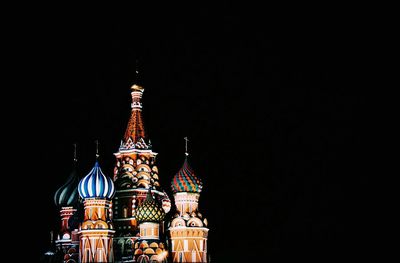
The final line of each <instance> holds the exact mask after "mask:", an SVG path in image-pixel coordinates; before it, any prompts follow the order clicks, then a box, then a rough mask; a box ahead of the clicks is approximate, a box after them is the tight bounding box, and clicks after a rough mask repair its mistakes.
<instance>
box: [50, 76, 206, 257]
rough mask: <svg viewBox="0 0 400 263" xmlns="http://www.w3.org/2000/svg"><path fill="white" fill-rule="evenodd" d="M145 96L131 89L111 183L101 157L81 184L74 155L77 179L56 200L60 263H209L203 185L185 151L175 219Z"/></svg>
mask: <svg viewBox="0 0 400 263" xmlns="http://www.w3.org/2000/svg"><path fill="white" fill-rule="evenodd" d="M143 92H144V89H143V87H142V86H140V85H139V84H137V83H136V84H134V85H133V86H132V87H131V96H132V104H131V109H132V111H131V116H130V119H129V122H128V125H127V128H126V131H125V134H124V136H123V138H122V140H121V144H120V146H119V148H118V151H117V152H116V153H115V154H114V155H115V158H116V164H115V168H114V174H113V176H112V178H111V177H108V176H107V175H105V174H104V173H103V172H102V170H101V168H100V164H99V161H98V155H97V154H96V162H95V165H94V167H93V168H92V170H91V171H90V172H89V173H88V174H87V175H86V176H85V177H83V178H82V179H81V180H79V175H78V173H77V171H76V166H77V159H76V151H75V155H74V169H73V172H72V174H71V176H70V177H69V178H68V180H67V182H66V183H65V184H64V185H63V186H62V187H61V188H60V189H59V190H57V192H56V194H55V197H54V198H55V203H56V205H57V207H58V208H59V209H60V215H61V227H60V230H59V233H58V235H57V236H56V238H55V244H56V250H57V251H56V252H57V253H55V254H57V255H59V256H60V255H61V257H60V258H62V260H61V261H60V262H67V263H73V262H208V255H207V238H208V228H207V224H208V223H207V219H205V218H204V217H203V216H202V214H201V213H200V212H199V209H198V201H199V197H200V192H201V189H202V187H203V184H202V181H201V180H200V178H199V177H198V176H196V175H195V173H194V171H193V169H192V168H191V167H190V166H189V163H188V155H189V154H188V152H187V144H186V153H185V154H186V157H185V160H184V163H183V166H182V168H181V169H180V170H179V171H178V172H177V174H176V175H175V176H174V177H173V179H172V185H171V186H172V189H171V190H172V192H173V195H174V200H175V207H173V211H176V212H175V213H174V215H173V216H172V215H169V212H170V210H171V200H170V198H169V197H168V195H167V193H166V192H165V191H164V190H163V188H162V186H161V185H160V180H159V179H160V177H159V176H160V175H159V171H158V168H157V165H156V156H157V153H156V152H154V151H153V150H152V144H151V141H150V139H149V138H148V136H147V134H146V132H145V127H144V123H143V117H142V109H143V107H142V101H141V99H142V96H143ZM185 139H186V138H185ZM186 143H187V140H186ZM79 197H80V198H79Z"/></svg>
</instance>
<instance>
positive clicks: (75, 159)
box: [73, 143, 78, 162]
mask: <svg viewBox="0 0 400 263" xmlns="http://www.w3.org/2000/svg"><path fill="white" fill-rule="evenodd" d="M73 145H74V162H77V161H78V159H77V158H76V143H74V144H73Z"/></svg>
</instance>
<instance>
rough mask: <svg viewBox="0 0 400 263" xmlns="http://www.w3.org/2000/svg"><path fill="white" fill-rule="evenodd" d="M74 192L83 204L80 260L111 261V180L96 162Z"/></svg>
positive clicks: (112, 188) (112, 228)
mask: <svg viewBox="0 0 400 263" xmlns="http://www.w3.org/2000/svg"><path fill="white" fill-rule="evenodd" d="M78 191H79V195H80V196H81V198H83V199H84V201H83V204H84V207H85V213H84V218H83V222H82V224H81V227H80V229H79V234H80V243H79V260H80V262H82V263H84V262H114V252H113V236H114V233H115V231H114V226H113V224H112V222H111V218H110V210H111V204H112V202H111V198H112V197H113V196H114V193H115V189H114V183H113V182H112V180H111V179H110V178H109V177H107V176H106V175H104V174H103V172H102V171H101V169H100V166H99V164H98V162H97V161H96V164H95V166H94V167H93V169H92V170H91V171H90V172H89V174H88V175H86V176H85V177H84V178H82V180H81V181H80V182H79V185H78Z"/></svg>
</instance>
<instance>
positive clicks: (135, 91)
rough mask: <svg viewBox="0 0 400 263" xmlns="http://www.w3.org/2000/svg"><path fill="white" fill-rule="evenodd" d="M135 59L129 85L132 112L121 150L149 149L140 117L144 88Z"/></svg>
mask: <svg viewBox="0 0 400 263" xmlns="http://www.w3.org/2000/svg"><path fill="white" fill-rule="evenodd" d="M138 64H139V63H138V61H137V60H136V66H135V81H134V84H133V85H132V87H131V96H132V103H131V108H132V113H131V117H130V119H129V122H128V126H127V128H126V131H125V134H124V138H123V143H122V146H121V148H120V149H121V150H131V149H135V148H136V149H150V148H151V145H150V143H148V142H147V140H146V139H147V138H146V133H145V129H144V123H143V117H142V102H141V99H142V96H143V92H144V88H143V87H142V86H141V83H140V81H139V65H138Z"/></svg>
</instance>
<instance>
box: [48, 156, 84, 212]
mask: <svg viewBox="0 0 400 263" xmlns="http://www.w3.org/2000/svg"><path fill="white" fill-rule="evenodd" d="M78 184H79V178H78V173H77V171H76V165H75V164H74V169H73V170H72V172H71V174H70V176H69V177H68V179H67V181H66V182H65V184H63V186H61V187H60V188H59V189H58V190H57V191H56V193H55V194H54V203H55V204H56V206H59V207H67V206H75V205H76V203H77V201H78Z"/></svg>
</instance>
